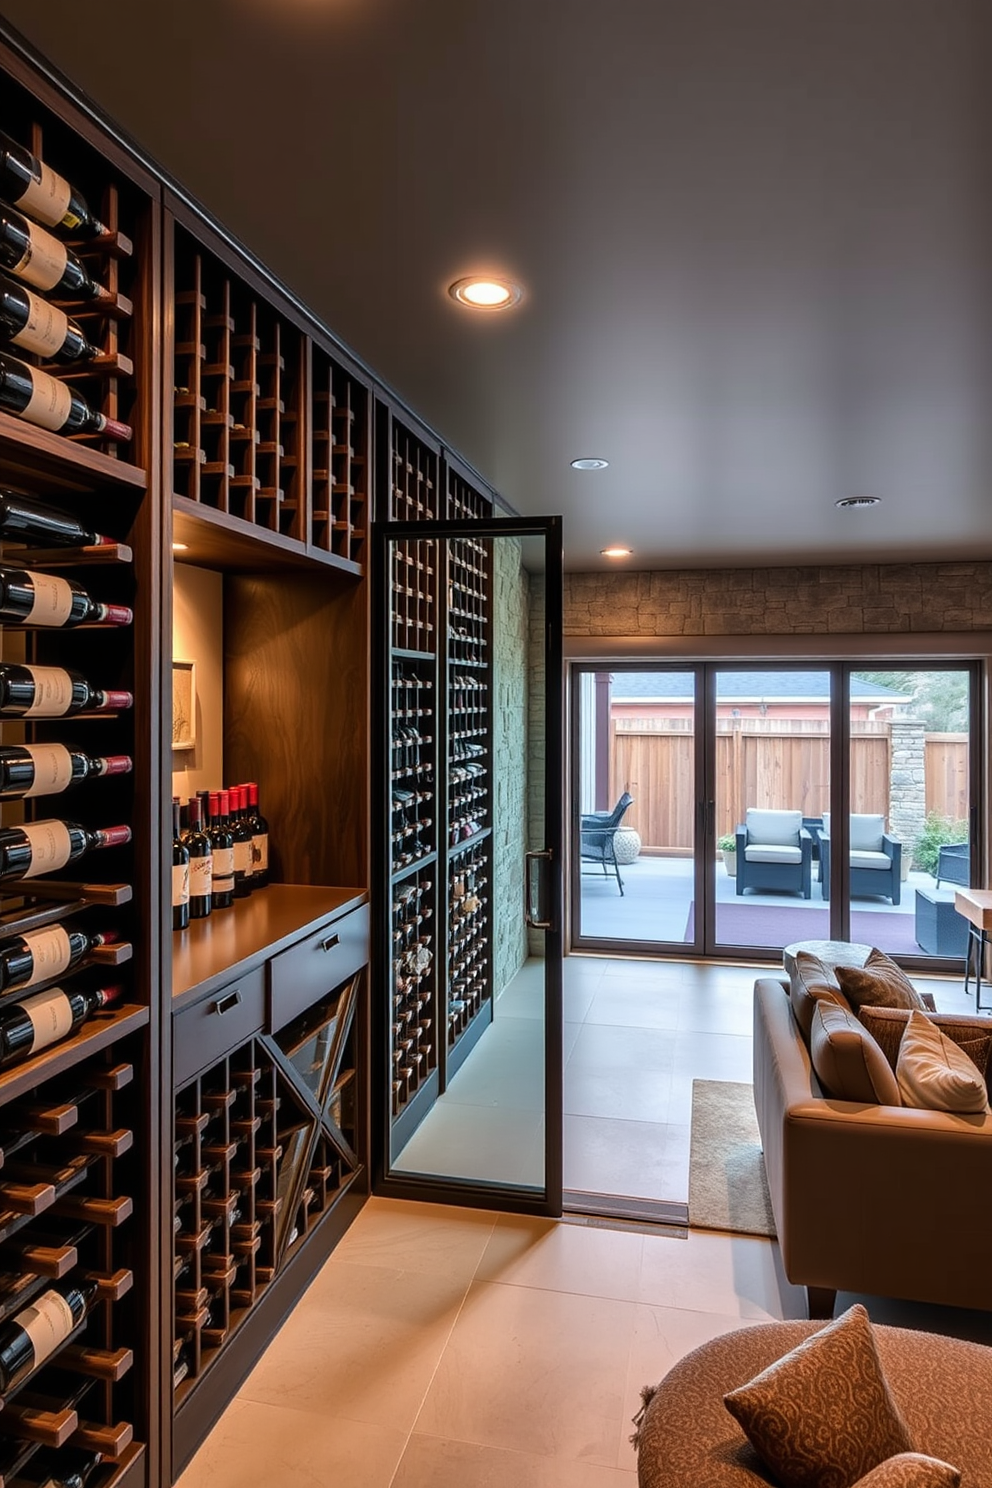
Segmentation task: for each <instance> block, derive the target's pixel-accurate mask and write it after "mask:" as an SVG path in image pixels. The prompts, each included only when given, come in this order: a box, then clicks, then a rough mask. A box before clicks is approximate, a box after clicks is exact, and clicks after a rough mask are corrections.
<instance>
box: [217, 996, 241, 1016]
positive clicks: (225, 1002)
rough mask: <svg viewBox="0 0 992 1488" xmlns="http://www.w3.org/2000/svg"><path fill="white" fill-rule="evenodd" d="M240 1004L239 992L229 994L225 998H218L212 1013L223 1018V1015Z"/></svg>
mask: <svg viewBox="0 0 992 1488" xmlns="http://www.w3.org/2000/svg"><path fill="white" fill-rule="evenodd" d="M240 1002H241V993H240V992H229V993H228V994H227V996H226V997H220V998H218V1000H217V1001H216V1002H215V1003H214V1012H215V1013H218V1014H219V1015H220V1016H221V1017H223V1016H224V1014H225V1013H229V1012H231V1011H232V1010H233V1009H234V1008H236V1007H237V1006H238V1005H239V1004H240Z"/></svg>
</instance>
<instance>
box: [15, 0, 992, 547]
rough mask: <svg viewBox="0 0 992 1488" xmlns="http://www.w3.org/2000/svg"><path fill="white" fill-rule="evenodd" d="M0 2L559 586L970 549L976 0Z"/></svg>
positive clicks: (983, 157) (983, 241)
mask: <svg viewBox="0 0 992 1488" xmlns="http://www.w3.org/2000/svg"><path fill="white" fill-rule="evenodd" d="M0 6H2V11H3V14H4V16H5V17H6V18H7V19H8V20H9V21H10V22H11V23H12V24H13V25H14V26H16V27H17V28H18V29H20V30H21V31H22V32H23V33H24V35H25V36H27V37H28V39H29V40H31V41H32V42H34V44H35V45H36V46H38V48H39V49H40V50H41V51H43V52H44V53H45V54H46V55H48V56H49V57H50V58H51V59H52V60H53V61H54V62H55V63H56V64H57V65H58V66H59V67H61V68H62V69H63V71H65V72H66V73H67V74H68V75H69V76H70V77H71V78H72V79H73V80H74V81H76V82H77V83H78V84H79V85H80V86H82V87H83V88H84V90H86V91H87V92H88V93H90V94H91V96H92V97H93V98H95V99H96V100H97V102H98V103H100V104H101V105H102V106H103V108H104V109H105V110H106V111H107V112H108V113H110V114H111V115H112V116H113V117H114V118H116V119H117V120H118V121H119V123H120V124H121V125H123V127H124V128H125V129H126V130H127V131H128V132H129V133H130V134H131V135H132V136H133V137H134V138H135V139H136V140H137V141H138V142H139V143H140V144H141V145H142V146H143V147H144V148H145V149H146V150H147V151H148V153H150V154H151V155H152V156H153V157H154V158H156V159H158V160H159V161H160V162H161V163H162V164H163V165H164V166H165V167H166V169H167V170H169V171H170V172H171V173H172V174H173V175H175V176H176V177H177V178H178V179H179V180H180V181H182V182H183V183H184V184H185V185H186V186H187V187H188V188H189V190H190V191H191V192H192V193H193V194H194V195H196V196H198V197H199V198H200V199H201V200H202V201H203V202H204V203H205V204H206V205H207V206H208V207H209V208H210V209H211V210H212V211H213V213H214V214H215V215H216V216H217V217H219V218H220V220H221V221H222V222H223V223H225V224H226V225H227V226H228V227H229V228H230V229H231V230H232V231H233V232H234V233H235V234H236V235H237V236H239V237H240V238H242V239H243V240H244V241H245V242H246V243H247V244H248V245H249V246H250V247H251V248H252V249H253V250H254V251H255V252H256V253H257V254H258V256H259V257H260V258H261V259H262V260H263V261H264V262H266V263H267V264H268V265H269V266H270V267H271V268H272V269H273V270H274V271H275V272H276V273H277V274H278V275H279V276H280V277H281V278H282V279H283V280H285V282H286V283H287V284H288V285H289V286H290V287H291V288H292V289H293V290H294V291H295V292H296V293H297V294H298V295H300V296H301V297H302V298H303V299H304V300H305V301H307V302H308V303H309V304H310V305H311V306H312V307H313V309H314V310H315V311H316V312H317V313H318V314H319V315H320V316H321V318H322V319H324V320H325V321H326V322H327V323H328V324H329V325H330V326H331V327H332V328H333V329H334V330H335V331H337V333H338V334H339V335H340V336H341V337H342V338H343V339H344V340H345V341H346V342H347V343H349V344H350V345H351V346H352V347H353V348H354V349H355V350H356V351H357V352H358V353H359V354H360V355H361V356H362V358H363V359H364V360H365V361H366V362H367V363H369V364H370V365H371V366H372V367H373V368H374V369H375V371H376V372H377V373H378V374H379V375H381V376H382V377H383V378H385V379H386V381H388V382H389V383H391V384H392V385H393V386H394V387H395V388H396V390H397V391H398V392H399V393H400V394H401V395H402V396H403V397H404V398H405V399H406V400H407V402H408V403H410V405H411V406H412V407H413V408H414V409H415V410H416V411H417V412H419V413H420V414H422V416H423V417H425V418H426V419H427V420H428V421H429V422H430V423H431V424H433V425H434V426H435V428H437V429H438V430H439V431H440V432H441V433H442V434H443V435H444V436H445V437H446V439H447V440H448V441H449V442H450V443H451V444H452V445H453V446H454V447H455V448H456V449H458V450H460V452H461V453H463V454H464V455H465V456H466V457H467V458H468V459H469V460H470V461H472V463H474V464H475V465H476V466H477V468H478V469H479V470H480V471H481V472H482V473H483V474H484V475H485V476H486V477H487V478H488V479H490V480H491V481H492V482H493V483H494V484H495V485H496V486H497V488H498V489H499V490H501V491H502V492H503V494H504V495H505V496H506V497H507V499H508V500H509V501H510V502H512V503H513V504H514V505H515V506H516V507H517V508H518V509H520V510H522V511H525V512H533V513H538V512H563V513H564V514H565V534H566V555H567V562H568V566H569V567H570V568H573V569H576V568H578V569H581V568H599V567H603V566H605V564H606V560H604V559H602V558H600V556H599V550H600V548H602V547H604V546H607V545H608V544H609V543H611V542H623V543H625V544H627V545H629V546H630V547H632V548H633V549H634V553H635V556H634V558H633V559H632V560H629V561H630V562H632V563H633V565H634V566H635V567H638V568H642V567H643V568H648V567H667V566H676V565H685V564H691V565H699V564H706V565H709V564H724V563H732V564H748V563H753V562H771V563H786V562H794V561H802V560H804V559H805V560H812V559H814V558H815V559H818V560H820V561H828V562H830V561H838V562H839V561H845V560H851V559H857V560H862V561H863V560H864V559H898V560H901V559H911V558H921V559H934V558H939V557H947V558H954V557H990V556H992V439H990V433H989V430H990V421H989V416H988V410H989V393H990V382H992V314H990V310H992V305H990V301H992V190H990V173H989V165H990V156H992V131H990V127H989V126H990V123H992V89H990V87H989V84H988V62H989V57H990V55H992V52H990V42H992V4H990V3H989V0H613V3H612V4H611V3H608V0H500V3H498V4H494V3H492V0H487V3H481V0H169V3H161V0H158V3H156V0H137V3H135V0H86V4H85V6H82V7H80V6H79V5H78V4H76V3H72V4H70V3H68V0H48V3H44V4H41V3H39V0H0ZM476 269H488V270H489V271H490V272H493V271H502V272H504V273H508V274H510V275H511V276H512V277H514V278H516V279H517V280H518V281H519V282H520V283H521V284H522V285H523V286H524V287H525V291H526V297H525V300H524V302H523V303H522V304H521V305H520V306H519V307H518V308H517V309H516V310H515V311H513V312H508V313H506V314H504V315H475V316H473V315H471V314H470V313H469V312H467V311H465V310H462V309H459V307H457V306H456V305H454V304H453V303H452V302H451V301H450V300H449V299H448V298H447V297H446V295H445V286H446V285H447V284H448V283H449V282H450V281H451V280H452V279H454V278H456V277H457V276H458V275H460V274H462V273H465V272H468V271H472V270H476ZM577 455H602V456H604V457H605V458H607V459H608V460H609V461H610V468H609V469H608V470H607V471H604V472H602V473H599V474H580V473H576V472H575V471H572V470H571V469H570V468H569V460H570V459H572V458H573V457H574V456H577ZM861 494H872V495H877V496H880V497H881V498H882V504H881V505H880V506H878V507H876V508H875V509H873V510H871V511H868V512H861V513H846V514H845V513H841V512H838V511H837V510H836V508H835V506H834V502H835V500H836V499H837V498H838V497H843V496H848V495H861Z"/></svg>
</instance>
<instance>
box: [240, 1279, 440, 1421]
mask: <svg viewBox="0 0 992 1488" xmlns="http://www.w3.org/2000/svg"><path fill="white" fill-rule="evenodd" d="M464 1296H465V1283H464V1281H463V1280H462V1279H460V1278H458V1277H457V1276H435V1275H431V1274H429V1273H427V1272H423V1271H421V1272H413V1271H407V1270H400V1269H390V1268H387V1267H384V1266H356V1265H350V1264H348V1263H346V1262H341V1263H339V1264H330V1265H327V1266H325V1267H324V1269H323V1270H322V1271H321V1272H320V1274H319V1276H318V1277H317V1279H316V1280H315V1281H314V1283H313V1285H312V1286H311V1288H310V1290H309V1291H308V1292H307V1294H306V1297H305V1298H304V1301H303V1302H302V1303H301V1305H300V1306H299V1307H297V1309H296V1311H295V1312H294V1313H293V1314H292V1315H291V1316H290V1317H289V1319H288V1320H287V1322H286V1323H285V1325H284V1327H283V1328H282V1330H281V1332H279V1333H278V1334H277V1335H276V1337H275V1338H274V1339H273V1341H272V1343H271V1344H270V1345H269V1348H268V1349H267V1351H266V1353H265V1354H264V1355H263V1357H262V1359H261V1360H260V1361H259V1363H258V1364H257V1365H256V1366H255V1368H254V1370H253V1371H252V1373H251V1374H250V1375H249V1376H248V1378H247V1380H246V1381H245V1383H244V1384H243V1385H242V1387H241V1390H240V1392H239V1393H240V1395H241V1396H242V1398H243V1399H245V1400H251V1401H254V1402H256V1403H262V1404H266V1405H277V1406H289V1407H292V1408H294V1409H297V1410H305V1411H318V1412H321V1413H323V1414H326V1415H333V1416H341V1417H344V1418H345V1419H347V1420H351V1421H368V1422H371V1423H373V1424H376V1425H381V1426H390V1427H394V1428H396V1429H398V1430H407V1431H409V1430H410V1428H411V1427H412V1426H413V1423H414V1420H415V1419H416V1415H417V1412H418V1410H419V1409H420V1405H421V1402H422V1401H423V1398H424V1395H425V1393H426V1391H427V1389H428V1386H429V1385H430V1382H431V1378H432V1376H433V1374H434V1371H435V1369H436V1368H437V1364H438V1360H439V1359H440V1358H441V1355H442V1353H443V1351H444V1347H445V1344H446V1343H447V1341H448V1337H449V1335H450V1333H451V1329H452V1327H453V1325H454V1322H455V1319H456V1317H457V1315H458V1310H459V1308H460V1307H461V1305H462V1301H463V1298H464Z"/></svg>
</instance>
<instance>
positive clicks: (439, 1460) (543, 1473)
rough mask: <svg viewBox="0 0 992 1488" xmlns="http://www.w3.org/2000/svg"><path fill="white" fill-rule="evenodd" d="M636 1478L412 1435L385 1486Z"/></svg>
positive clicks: (601, 1487) (592, 1483)
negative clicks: (397, 1466) (390, 1482)
mask: <svg viewBox="0 0 992 1488" xmlns="http://www.w3.org/2000/svg"><path fill="white" fill-rule="evenodd" d="M635 1483H636V1474H635V1473H634V1472H633V1471H632V1470H629V1471H626V1472H622V1471H620V1470H619V1469H617V1468H612V1467H594V1466H592V1465H591V1464H590V1463H587V1462H570V1461H568V1460H566V1459H564V1458H561V1457H543V1456H536V1455H535V1454H533V1453H531V1452H509V1451H505V1450H499V1449H497V1448H495V1447H479V1446H476V1445H475V1443H473V1442H460V1441H447V1440H445V1439H443V1438H439V1437H435V1436H422V1435H421V1434H420V1433H419V1432H415V1433H414V1435H413V1436H411V1438H410V1442H409V1445H408V1446H407V1449H406V1451H405V1452H404V1453H403V1457H402V1460H401V1462H400V1465H399V1468H398V1469H397V1472H396V1476H395V1477H394V1478H393V1481H392V1484H391V1488H510V1485H512V1488H634V1485H635Z"/></svg>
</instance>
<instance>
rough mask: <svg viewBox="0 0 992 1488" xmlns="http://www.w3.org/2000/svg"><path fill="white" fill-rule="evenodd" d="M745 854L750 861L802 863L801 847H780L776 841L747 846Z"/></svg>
mask: <svg viewBox="0 0 992 1488" xmlns="http://www.w3.org/2000/svg"><path fill="white" fill-rule="evenodd" d="M744 856H745V858H747V861H748V862H749V863H801V862H802V860H803V851H802V848H801V847H778V846H776V845H775V844H774V843H773V844H771V845H769V844H767V843H762V845H761V846H760V847H746V848H745V849H744Z"/></svg>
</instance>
